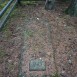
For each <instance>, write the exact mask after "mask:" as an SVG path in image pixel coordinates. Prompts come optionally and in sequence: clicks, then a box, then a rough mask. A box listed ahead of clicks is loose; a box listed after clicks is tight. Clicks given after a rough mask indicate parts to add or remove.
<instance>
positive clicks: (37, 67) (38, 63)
mask: <svg viewBox="0 0 77 77" xmlns="http://www.w3.org/2000/svg"><path fill="white" fill-rule="evenodd" d="M29 70H30V71H45V70H46V65H45V62H44V61H43V60H42V59H35V60H31V61H30V63H29Z"/></svg>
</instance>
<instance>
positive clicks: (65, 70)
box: [0, 2, 77, 77]
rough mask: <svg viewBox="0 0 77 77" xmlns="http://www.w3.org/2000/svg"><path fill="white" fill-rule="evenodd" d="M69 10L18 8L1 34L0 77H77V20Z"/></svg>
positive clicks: (63, 6)
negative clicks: (66, 11)
mask: <svg viewBox="0 0 77 77" xmlns="http://www.w3.org/2000/svg"><path fill="white" fill-rule="evenodd" d="M67 7H68V5H67V4H65V3H57V4H56V7H55V9H54V10H52V11H49V10H48V11H47V10H45V9H44V2H41V4H40V3H36V4H34V5H24V6H22V7H21V6H19V7H18V8H17V7H16V9H15V10H14V12H13V13H12V15H11V16H10V18H9V20H8V22H7V23H6V25H5V27H4V28H3V30H2V31H1V32H0V77H77V18H76V17H71V16H69V15H66V14H64V12H63V11H64V9H66V8H67ZM31 62H33V63H34V64H35V65H34V64H32V65H31ZM33 66H36V68H35V67H33Z"/></svg>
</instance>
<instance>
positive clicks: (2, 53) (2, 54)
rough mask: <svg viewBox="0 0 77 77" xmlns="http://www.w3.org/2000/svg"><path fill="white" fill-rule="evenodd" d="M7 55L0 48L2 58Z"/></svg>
mask: <svg viewBox="0 0 77 77" xmlns="http://www.w3.org/2000/svg"><path fill="white" fill-rule="evenodd" d="M5 55H6V54H5V52H4V51H3V50H2V49H0V58H3V57H4V56H5Z"/></svg>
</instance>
